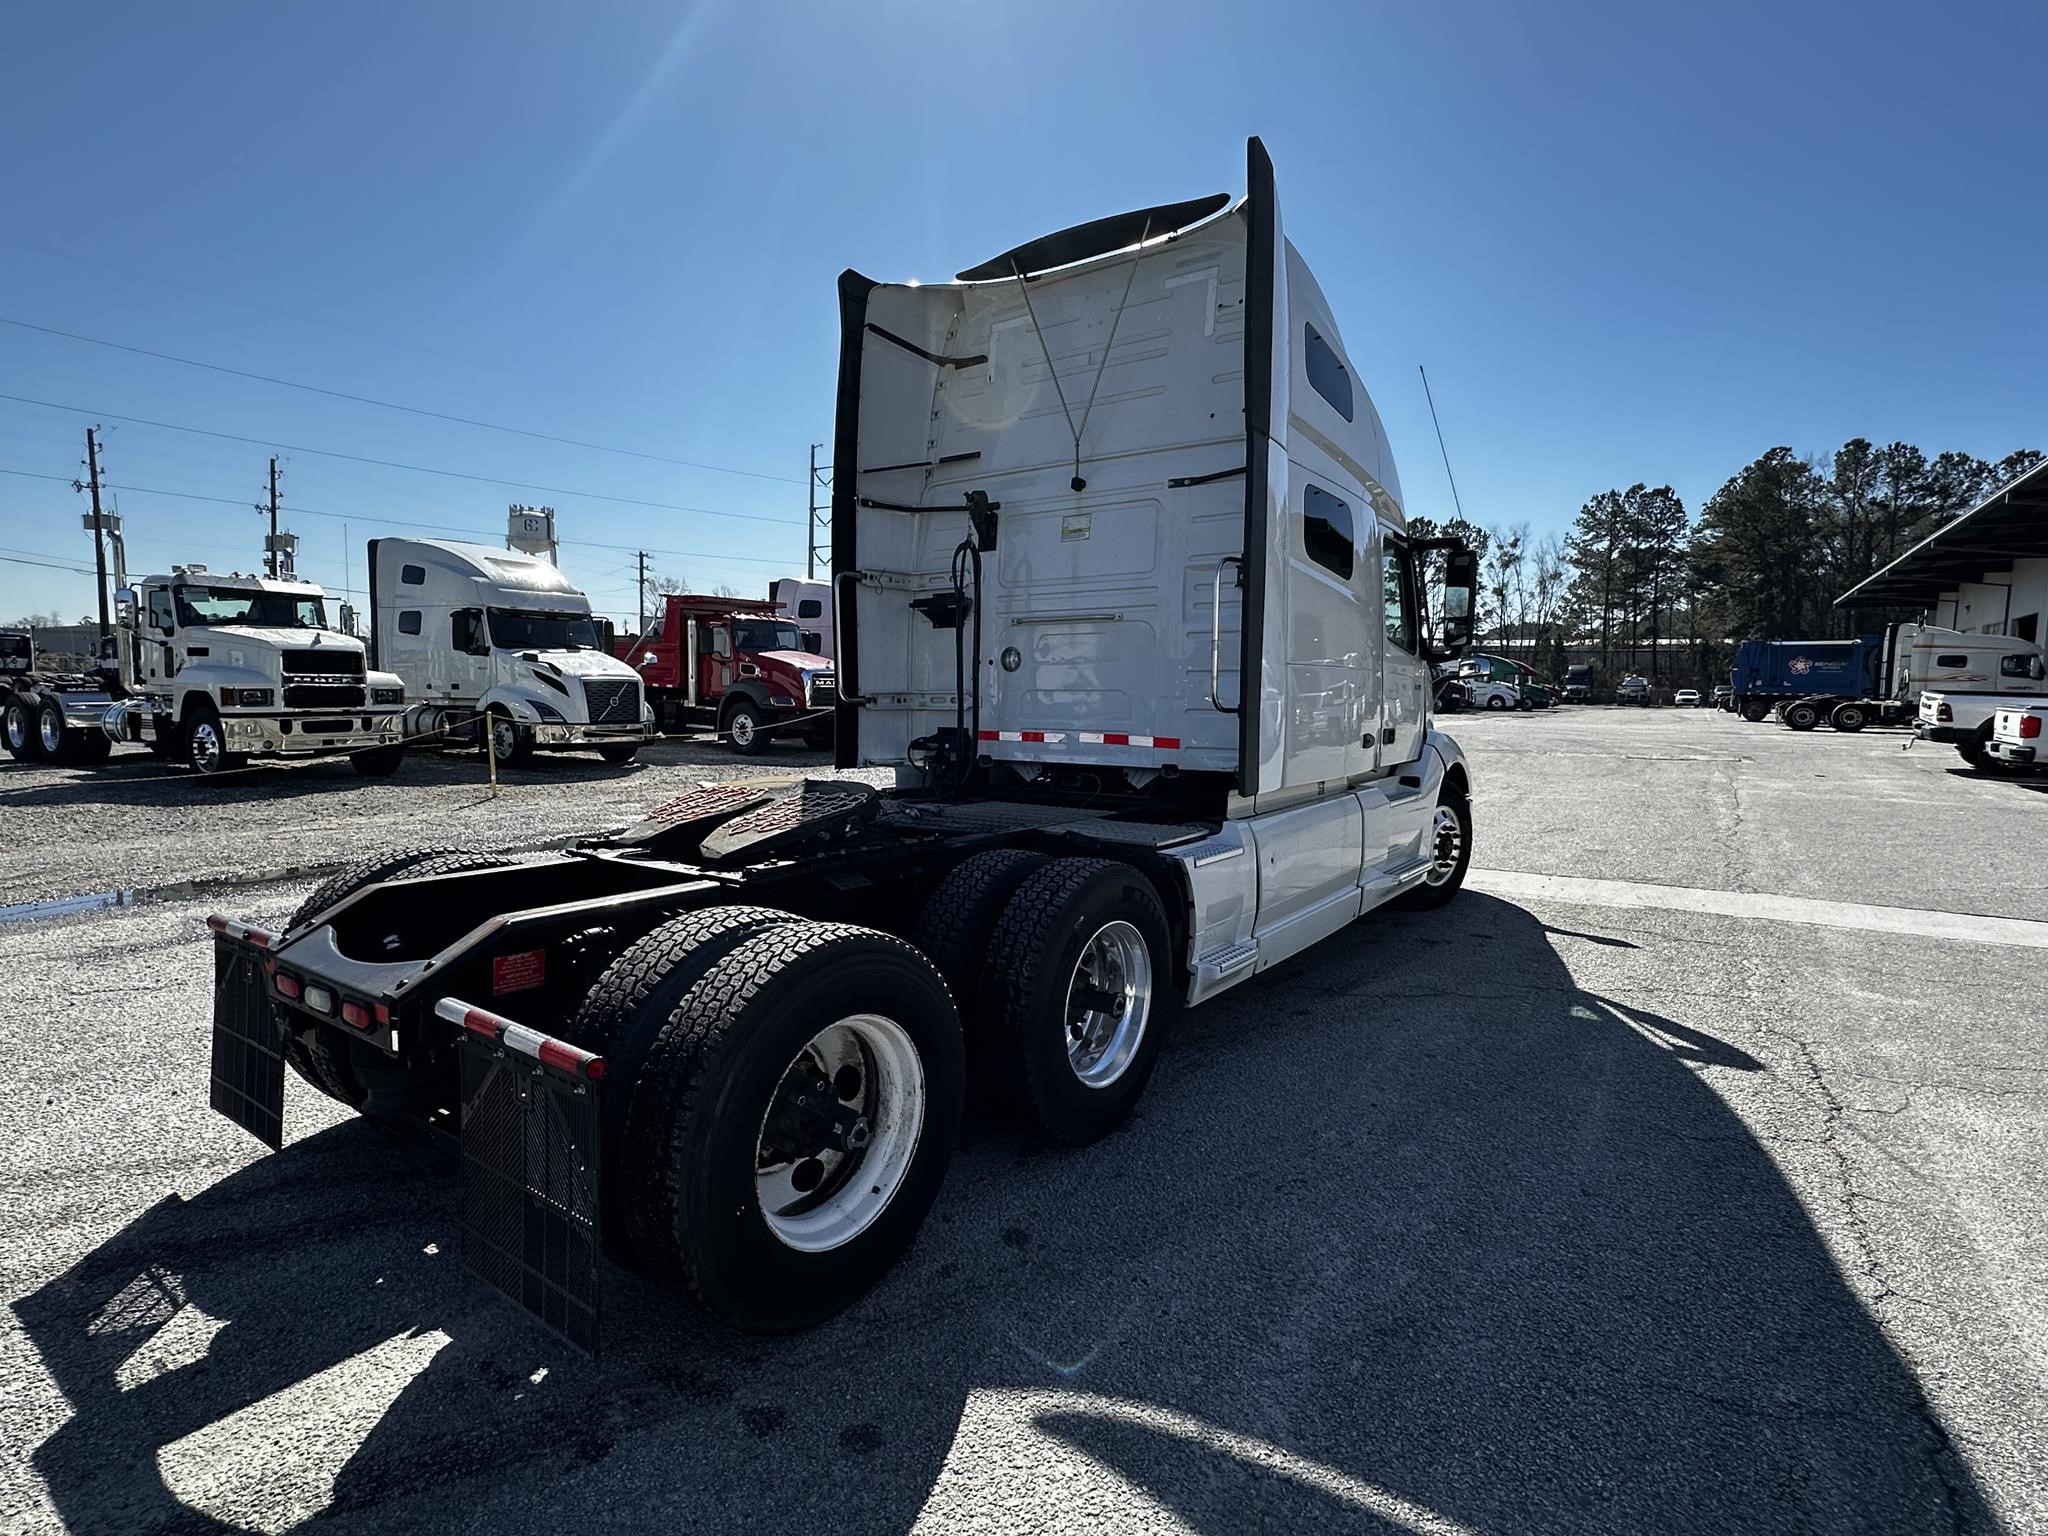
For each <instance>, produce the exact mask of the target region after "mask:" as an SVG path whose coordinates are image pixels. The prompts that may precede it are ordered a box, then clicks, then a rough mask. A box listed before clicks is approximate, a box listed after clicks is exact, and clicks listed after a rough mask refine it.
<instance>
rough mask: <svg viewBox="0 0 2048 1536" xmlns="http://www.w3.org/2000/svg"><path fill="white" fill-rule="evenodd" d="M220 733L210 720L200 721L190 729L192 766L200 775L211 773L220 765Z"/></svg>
mask: <svg viewBox="0 0 2048 1536" xmlns="http://www.w3.org/2000/svg"><path fill="white" fill-rule="evenodd" d="M220 752H221V747H220V731H219V730H218V729H217V728H216V727H215V725H214V723H213V722H212V721H211V720H202V721H200V722H199V723H198V724H197V725H195V726H193V727H192V766H193V767H194V768H197V769H198V770H199V771H200V772H201V773H211V772H213V770H214V769H215V767H217V766H218V765H219V763H220Z"/></svg>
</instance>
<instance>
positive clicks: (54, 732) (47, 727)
mask: <svg viewBox="0 0 2048 1536" xmlns="http://www.w3.org/2000/svg"><path fill="white" fill-rule="evenodd" d="M36 732H37V734H38V735H39V736H41V737H42V742H43V750H44V751H45V752H51V753H54V752H55V751H56V750H57V749H58V748H59V747H61V746H63V745H64V720H63V717H62V716H60V715H59V714H58V713H57V712H56V711H55V710H53V709H46V710H44V711H43V714H42V718H41V719H40V720H39V721H37V722H36Z"/></svg>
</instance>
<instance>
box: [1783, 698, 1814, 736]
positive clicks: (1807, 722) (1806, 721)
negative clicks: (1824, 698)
mask: <svg viewBox="0 0 2048 1536" xmlns="http://www.w3.org/2000/svg"><path fill="white" fill-rule="evenodd" d="M1785 723H1786V724H1787V725H1789V726H1790V727H1792V729H1793V730H1795V731H1810V730H1812V729H1813V728H1814V727H1815V726H1816V725H1819V724H1820V706H1819V705H1817V704H1809V703H1808V702H1807V701H1806V700H1804V699H1801V700H1799V701H1798V702H1797V703H1795V704H1787V705H1786V706H1785Z"/></svg>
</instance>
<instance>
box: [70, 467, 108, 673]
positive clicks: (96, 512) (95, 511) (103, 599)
mask: <svg viewBox="0 0 2048 1536" xmlns="http://www.w3.org/2000/svg"><path fill="white" fill-rule="evenodd" d="M85 466H86V473H87V474H88V475H89V476H90V477H91V479H90V481H89V482H88V483H89V485H90V488H91V490H92V563H93V569H94V570H96V571H97V572H98V573H99V584H98V590H99V594H100V644H101V645H102V646H104V645H105V644H106V643H107V637H108V636H110V635H112V634H113V632H114V626H113V625H112V623H111V622H109V620H108V618H107V525H106V521H105V519H104V518H102V517H101V515H100V440H99V428H98V427H87V428H86V429H85ZM76 488H77V484H76V482H73V489H74V490H75V489H76Z"/></svg>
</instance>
